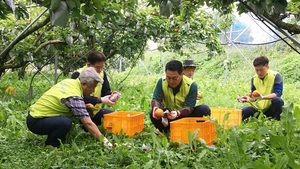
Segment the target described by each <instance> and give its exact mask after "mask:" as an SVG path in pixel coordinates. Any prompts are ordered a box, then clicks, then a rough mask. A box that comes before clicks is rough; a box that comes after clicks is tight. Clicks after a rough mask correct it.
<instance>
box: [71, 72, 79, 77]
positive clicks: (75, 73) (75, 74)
mask: <svg viewBox="0 0 300 169" xmlns="http://www.w3.org/2000/svg"><path fill="white" fill-rule="evenodd" d="M79 75H80V73H79V72H77V71H76V72H74V73H72V75H71V79H77V78H78V77H79Z"/></svg>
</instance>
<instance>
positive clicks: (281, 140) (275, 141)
mask: <svg viewBox="0 0 300 169" xmlns="http://www.w3.org/2000/svg"><path fill="white" fill-rule="evenodd" d="M270 143H271V146H272V147H274V148H286V147H287V140H286V136H275V135H273V134H270Z"/></svg>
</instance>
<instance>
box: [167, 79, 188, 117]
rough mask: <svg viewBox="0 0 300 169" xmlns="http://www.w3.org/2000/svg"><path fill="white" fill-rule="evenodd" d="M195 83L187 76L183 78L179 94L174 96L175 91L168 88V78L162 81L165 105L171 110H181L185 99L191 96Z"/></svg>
mask: <svg viewBox="0 0 300 169" xmlns="http://www.w3.org/2000/svg"><path fill="white" fill-rule="evenodd" d="M193 82H194V81H193V80H192V79H190V78H188V77H187V76H183V77H182V81H181V86H180V89H179V92H178V93H176V95H175V96H174V94H173V89H172V88H171V87H169V86H168V82H167V80H166V78H163V79H162V90H163V104H164V105H165V107H166V108H167V109H168V110H170V111H173V110H179V109H181V108H183V107H184V105H185V99H186V97H187V95H188V94H189V91H190V88H191V85H192V83H193Z"/></svg>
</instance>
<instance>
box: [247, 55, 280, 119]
mask: <svg viewBox="0 0 300 169" xmlns="http://www.w3.org/2000/svg"><path fill="white" fill-rule="evenodd" d="M253 66H254V68H255V72H256V74H255V75H254V77H252V78H251V90H250V96H246V100H247V101H249V102H251V104H252V105H253V106H247V107H244V108H242V116H243V118H242V119H243V120H245V119H247V118H249V117H250V116H254V115H255V113H256V112H262V113H264V115H265V116H266V117H271V118H274V119H276V120H280V114H281V112H282V107H283V105H284V101H283V100H282V98H281V96H282V92H283V78H282V76H281V74H280V73H278V72H276V71H273V70H270V69H269V68H270V67H269V59H268V58H267V57H265V56H259V57H257V58H255V59H254V61H253ZM254 93H256V96H254Z"/></svg>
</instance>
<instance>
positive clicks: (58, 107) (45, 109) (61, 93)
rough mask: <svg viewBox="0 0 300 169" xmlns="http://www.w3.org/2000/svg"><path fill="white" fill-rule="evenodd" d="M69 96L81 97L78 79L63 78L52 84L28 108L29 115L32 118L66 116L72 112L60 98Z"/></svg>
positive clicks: (69, 115) (81, 92)
mask: <svg viewBox="0 0 300 169" xmlns="http://www.w3.org/2000/svg"><path fill="white" fill-rule="evenodd" d="M71 96H77V97H83V91H82V87H81V84H80V81H79V79H65V80H62V81H61V82H59V83H57V84H56V85H54V86H52V87H51V88H50V89H49V90H48V91H47V92H46V93H44V94H43V95H42V97H41V98H39V99H38V100H37V101H36V103H35V104H33V105H32V106H31V108H30V115H31V116H32V117H34V118H43V117H54V116H67V117H71V116H72V115H73V114H72V113H71V112H70V109H69V108H68V107H66V106H65V105H63V104H62V103H61V100H62V99H64V98H68V97H71Z"/></svg>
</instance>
